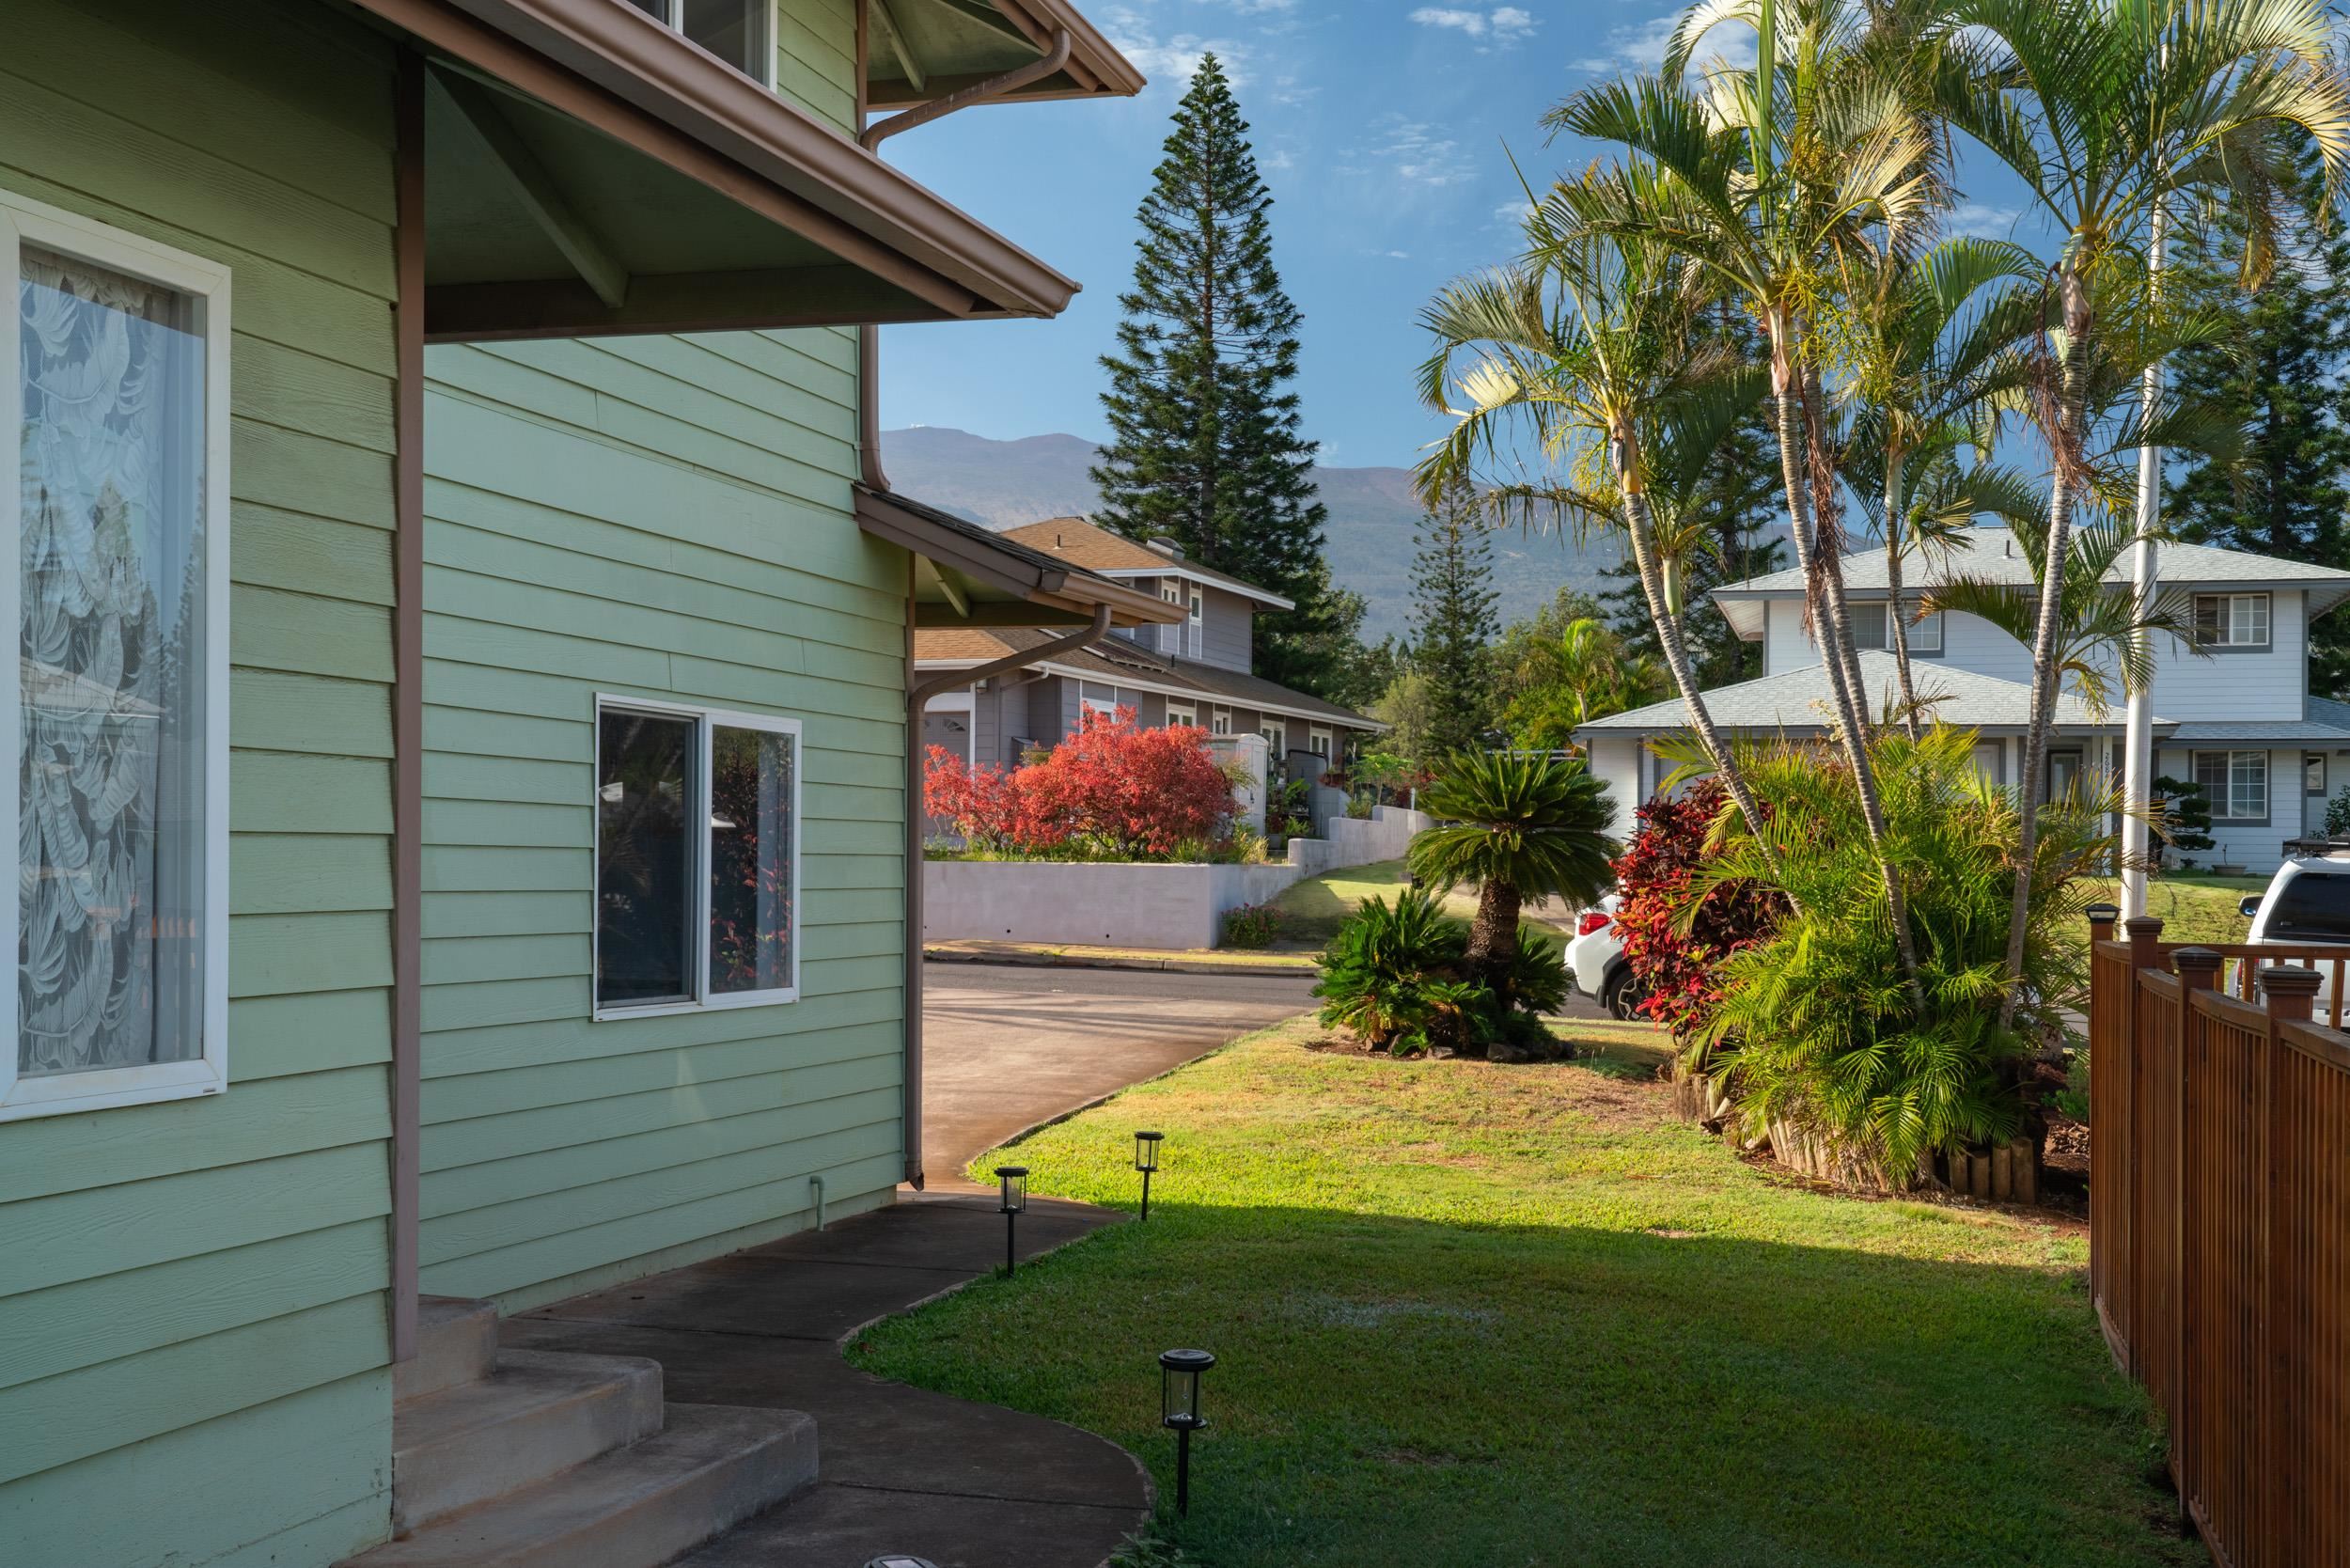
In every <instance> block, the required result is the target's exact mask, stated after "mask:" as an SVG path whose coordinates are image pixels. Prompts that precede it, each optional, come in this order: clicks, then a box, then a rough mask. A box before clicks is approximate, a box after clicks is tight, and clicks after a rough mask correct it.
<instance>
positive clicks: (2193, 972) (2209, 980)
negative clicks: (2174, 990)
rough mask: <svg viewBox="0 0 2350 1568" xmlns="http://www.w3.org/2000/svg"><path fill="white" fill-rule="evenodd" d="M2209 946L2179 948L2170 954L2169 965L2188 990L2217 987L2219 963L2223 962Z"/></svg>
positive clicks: (2215, 988) (2216, 988) (2205, 989)
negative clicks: (2177, 973) (2176, 971)
mask: <svg viewBox="0 0 2350 1568" xmlns="http://www.w3.org/2000/svg"><path fill="white" fill-rule="evenodd" d="M2225 962H2226V960H2224V959H2222V958H2221V957H2220V956H2219V955H2218V954H2217V953H2216V952H2213V951H2212V950H2211V949H2209V948H2181V949H2178V950H2177V951H2176V952H2173V953H2172V954H2171V955H2170V964H2171V967H2173V968H2175V969H2177V970H2178V972H2179V983H2180V984H2181V985H2184V986H2185V987H2186V988H2187V989H2188V990H2189V991H2217V990H2218V989H2219V965H2220V964H2223V963H2225Z"/></svg>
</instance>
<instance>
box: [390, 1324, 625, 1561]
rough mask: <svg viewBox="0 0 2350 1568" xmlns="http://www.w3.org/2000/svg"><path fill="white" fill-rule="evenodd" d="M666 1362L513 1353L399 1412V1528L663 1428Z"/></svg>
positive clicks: (395, 1472) (395, 1469) (395, 1422)
mask: <svg viewBox="0 0 2350 1568" xmlns="http://www.w3.org/2000/svg"><path fill="white" fill-rule="evenodd" d="M661 1414H662V1406H661V1363H660V1362H658V1361H649V1360H646V1359H645V1358H644V1357H643V1356H570V1355H560V1354H557V1353H555V1352H552V1351H538V1350H509V1351H507V1352H505V1353H503V1354H502V1355H501V1356H499V1357H498V1364H497V1370H496V1371H495V1372H492V1373H491V1374H490V1375H489V1376H488V1377H485V1378H482V1379H480V1380H478V1381H477V1382H472V1383H461V1384H459V1385H457V1386H456V1387H455V1388H444V1389H443V1390H441V1391H440V1392H439V1393H437V1394H431V1395H428V1396H426V1397H425V1398H423V1399H418V1400H411V1401H408V1402H407V1403H403V1404H400V1405H398V1406H396V1407H395V1408H394V1410H393V1413H392V1529H394V1530H395V1531H399V1532H400V1533H403V1534H404V1533H406V1532H407V1531H410V1530H413V1529H417V1528H419V1527H420V1526H423V1525H427V1524H430V1523H431V1522H432V1521H433V1520H435V1519H438V1518H442V1517H445V1516H446V1515H447V1514H451V1513H456V1512H457V1511H458V1510H459V1509H462V1508H471V1507H472V1506H473V1505H474V1504H476V1503H479V1502H487V1501H488V1500H489V1499H491V1498H492V1497H501V1496H503V1495H505V1494H507V1493H509V1492H519V1491H522V1490H523V1489H525V1487H531V1486H536V1485H538V1484H539V1483H540V1482H542V1481H546V1480H548V1479H549V1478H550V1477H553V1476H555V1475H556V1474H558V1473H560V1472H562V1471H564V1470H568V1469H570V1468H571V1467H572V1466H574V1465H584V1464H586V1463H587V1461H588V1460H590V1459H593V1458H595V1457H596V1456H597V1455H598V1454H600V1453H607V1452H609V1451H610V1450H614V1449H618V1448H625V1447H626V1446H627V1445H629V1444H631V1443H634V1442H637V1441H639V1440H641V1439H643V1438H646V1437H650V1436H651V1435H653V1434H654V1433H656V1432H659V1431H660V1430H661Z"/></svg>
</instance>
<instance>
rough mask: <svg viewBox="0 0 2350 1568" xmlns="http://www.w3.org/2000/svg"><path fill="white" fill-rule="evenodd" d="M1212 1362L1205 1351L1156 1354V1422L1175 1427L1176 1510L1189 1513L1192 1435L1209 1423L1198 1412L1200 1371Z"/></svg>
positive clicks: (1175, 1351) (1205, 1369)
mask: <svg viewBox="0 0 2350 1568" xmlns="http://www.w3.org/2000/svg"><path fill="white" fill-rule="evenodd" d="M1214 1365H1215V1357H1214V1356H1211V1355H1209V1354H1208V1353H1207V1352H1206V1351H1204V1350H1170V1351H1166V1352H1163V1353H1162V1354H1161V1355H1160V1356H1159V1424H1160V1425H1161V1426H1166V1427H1172V1428H1174V1430H1175V1512H1176V1513H1190V1512H1191V1435H1192V1434H1193V1433H1195V1432H1197V1431H1199V1429H1200V1428H1201V1427H1203V1426H1206V1425H1207V1424H1208V1418H1207V1417H1205V1416H1203V1415H1201V1414H1200V1413H1199V1374H1200V1373H1202V1372H1206V1371H1207V1370H1208V1369H1209V1368H1210V1367H1213V1366H1214Z"/></svg>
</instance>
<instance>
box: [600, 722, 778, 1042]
mask: <svg viewBox="0 0 2350 1568" xmlns="http://www.w3.org/2000/svg"><path fill="white" fill-rule="evenodd" d="M606 713H651V714H654V715H656V716H658V717H662V718H685V719H692V720H694V721H695V734H694V756H695V762H694V767H695V779H696V781H695V786H694V787H695V791H696V805H695V810H694V821H695V822H696V823H697V824H698V826H699V831H698V832H697V833H696V834H695V835H694V844H693V850H694V867H693V870H692V871H691V872H690V873H689V874H690V875H691V876H692V878H693V886H694V908H693V912H692V917H693V921H694V974H693V977H692V978H693V982H694V995H693V996H691V997H688V998H686V999H684V1000H682V1001H659V1002H638V1003H629V1002H616V1003H613V1004H612V1005H611V1006H608V1007H607V1006H605V1005H604V1004H603V1003H602V1002H599V1001H597V1000H596V992H595V985H596V977H597V976H599V975H601V974H602V973H603V920H602V919H601V918H598V917H597V916H598V912H597V910H596V908H595V906H594V905H595V900H596V898H597V896H598V889H600V888H601V887H602V886H603V856H602V850H601V849H600V848H599V849H596V850H593V851H591V852H590V853H591V855H592V857H593V858H592V860H591V864H590V868H589V869H590V873H591V874H590V878H589V882H588V893H587V897H588V902H589V908H588V922H589V923H588V928H587V930H588V938H587V940H588V971H587V1005H588V1010H589V1012H590V1014H591V1016H592V1017H593V1018H594V1020H595V1021H596V1022H597V1023H599V1024H607V1023H613V1022H616V1021H619V1020H621V1019H627V1018H666V1017H669V1016H671V1015H673V1014H676V1013H681V1012H718V1011H725V1010H728V1009H730V1008H738V1007H779V1006H782V1005H784V1004H785V1003H789V1002H796V1001H798V1000H799V999H800V943H801V940H802V938H803V936H804V935H805V933H806V932H807V921H805V920H803V919H802V918H801V917H800V869H801V866H802V864H803V862H805V861H806V860H807V833H806V831H805V829H806V825H807V818H806V817H805V816H804V815H803V814H802V811H801V798H800V797H801V794H802V787H803V784H804V782H805V780H806V779H807V736H806V734H805V733H804V731H803V728H802V725H801V722H800V721H799V720H798V719H795V718H777V717H776V716H775V715H774V714H772V713H743V712H741V711H739V710H736V709H732V708H708V707H703V706H701V705H699V704H697V703H684V702H656V701H653V700H652V699H650V698H640V697H619V696H614V695H609V694H606V693H603V692H598V693H597V694H596V718H595V723H596V745H597V748H598V754H599V755H601V750H602V745H603V715H604V714H606ZM718 729H758V730H763V731H765V732H766V733H768V734H771V735H789V736H791V941H790V945H789V951H790V952H791V984H790V985H787V986H780V987H771V988H770V989H768V990H765V991H728V992H713V991H712V990H711V989H710V788H711V760H712V751H713V745H712V742H713V735H714V733H715V731H717V730H718ZM598 790H599V786H598V784H597V782H596V770H595V769H594V768H590V769H589V770H588V773H587V804H588V808H589V814H588V822H589V823H590V829H589V830H590V831H591V832H593V831H594V827H593V824H594V823H595V822H596V821H597V820H598V817H599V815H600V813H601V808H602V806H603V801H602V799H601V798H600V795H599V793H598ZM598 837H599V839H600V838H601V835H599V836H598Z"/></svg>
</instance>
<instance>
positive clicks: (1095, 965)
mask: <svg viewBox="0 0 2350 1568" xmlns="http://www.w3.org/2000/svg"><path fill="white" fill-rule="evenodd" d="M922 957H923V958H924V959H925V960H926V961H928V962H930V963H932V964H999V965H1003V966H1006V967H1011V968H1026V969H1143V970H1155V971H1157V972H1159V973H1162V974H1170V975H1256V976H1260V977H1262V976H1268V975H1270V976H1282V975H1310V974H1313V973H1315V972H1316V968H1317V966H1316V964H1314V962H1313V960H1311V959H1306V960H1304V961H1302V962H1300V963H1296V964H1218V963H1216V962H1215V961H1214V960H1213V959H1195V958H1094V957H1083V956H1081V957H1074V958H1073V957H1070V956H1069V955H1067V954H1064V953H1053V952H1027V951H1020V950H1009V951H1002V952H969V951H965V950H962V949H948V948H925V949H922Z"/></svg>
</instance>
